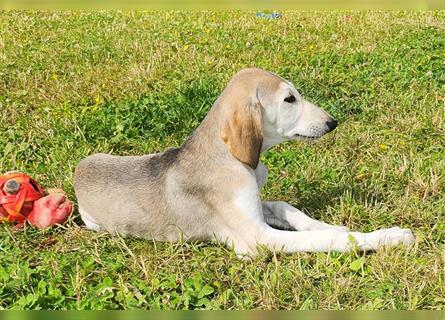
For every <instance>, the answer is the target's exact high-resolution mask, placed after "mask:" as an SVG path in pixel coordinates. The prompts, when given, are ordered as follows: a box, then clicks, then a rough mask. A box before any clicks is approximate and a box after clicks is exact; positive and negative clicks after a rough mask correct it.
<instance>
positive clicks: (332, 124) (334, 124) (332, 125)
mask: <svg viewBox="0 0 445 320" xmlns="http://www.w3.org/2000/svg"><path fill="white" fill-rule="evenodd" d="M337 124H338V122H337V120H335V119H331V120H329V121H327V122H326V125H327V126H328V128H329V131H332V130H334V129H335V128H337Z"/></svg>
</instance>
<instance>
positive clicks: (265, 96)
mask: <svg viewBox="0 0 445 320" xmlns="http://www.w3.org/2000/svg"><path fill="white" fill-rule="evenodd" d="M336 125H337V122H336V121H335V120H334V119H332V118H331V117H330V116H329V115H328V114H327V113H326V112H325V111H323V110H322V109H320V108H318V107H317V106H315V105H313V104H312V103H310V102H309V101H307V100H305V99H304V98H303V97H302V96H301V95H300V94H299V93H298V92H297V90H296V89H295V88H294V86H293V85H292V84H291V83H290V82H288V81H286V80H284V79H282V78H280V77H279V76H277V75H275V74H273V73H270V72H267V71H263V70H260V69H244V70H242V71H240V72H238V73H237V74H236V75H235V76H234V77H233V78H232V79H231V80H230V82H229V84H228V85H227V87H226V89H225V90H224V92H223V93H222V94H221V96H220V97H219V98H218V99H217V101H216V102H215V103H214V105H213V107H212V108H211V110H210V112H209V113H208V115H207V117H206V118H205V119H204V120H203V122H202V123H201V125H200V126H199V127H198V128H197V129H196V130H195V132H194V133H193V134H192V135H191V136H190V137H189V139H188V140H187V141H186V142H185V143H184V145H183V146H182V147H180V148H177V149H169V150H167V151H165V152H163V153H159V154H151V155H144V156H134V157H133V156H130V157H119V156H112V155H107V154H96V155H92V156H89V157H87V158H86V159H84V160H82V161H81V162H80V163H79V165H78V166H77V168H76V172H75V175H74V188H75V191H76V195H77V199H78V202H79V212H80V215H81V217H82V219H83V221H84V222H85V224H86V226H87V228H89V229H92V230H106V231H109V232H111V233H118V234H121V235H132V236H136V237H142V238H146V239H155V240H158V241H178V240H180V239H185V240H188V241H195V240H199V241H201V240H202V241H205V240H219V241H223V242H226V243H227V244H228V245H229V246H230V247H232V248H233V249H234V250H235V252H236V253H237V254H240V255H243V254H255V253H256V252H257V245H258V244H260V245H263V246H265V247H267V248H269V249H270V250H282V251H285V252H298V251H310V252H313V251H330V250H333V251H341V252H344V251H348V250H350V249H351V248H352V247H353V246H356V247H357V248H359V249H361V250H374V249H377V248H378V247H380V246H382V245H388V246H392V245H396V244H399V243H404V244H408V243H411V242H413V241H414V237H413V234H412V232H411V231H410V230H409V229H400V228H397V227H396V228H391V229H381V230H378V231H374V232H370V233H360V232H349V231H347V229H346V228H345V227H341V226H333V225H329V224H326V223H323V222H319V221H316V220H314V219H312V218H310V217H308V216H307V215H305V214H304V213H303V212H301V211H299V210H298V209H296V208H294V207H292V206H291V205H289V204H287V203H285V202H282V201H279V202H271V201H261V199H260V189H261V187H262V186H263V185H264V184H265V182H266V179H267V169H266V168H265V166H264V165H263V164H262V163H261V162H260V161H259V157H260V153H261V152H263V151H265V150H267V149H268V148H270V147H272V146H273V145H276V144H278V143H280V142H283V141H286V140H295V139H308V138H311V139H315V138H318V137H321V136H322V135H324V134H325V133H327V132H329V131H332V130H333V129H334V128H335V127H336ZM271 226H275V227H279V228H281V229H291V230H292V229H293V230H296V231H285V230H278V229H275V228H272V227H271ZM352 238H353V239H355V241H352V242H351V239H352ZM353 243H354V244H353Z"/></svg>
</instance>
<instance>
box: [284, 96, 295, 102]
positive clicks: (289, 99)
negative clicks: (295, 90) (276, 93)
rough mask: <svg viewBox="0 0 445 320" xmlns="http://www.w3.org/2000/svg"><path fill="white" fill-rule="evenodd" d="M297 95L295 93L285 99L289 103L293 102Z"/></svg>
mask: <svg viewBox="0 0 445 320" xmlns="http://www.w3.org/2000/svg"><path fill="white" fill-rule="evenodd" d="M295 100H296V99H295V97H294V96H293V95H290V96H289V97H287V98H286V99H284V101H286V102H288V103H293V102H295Z"/></svg>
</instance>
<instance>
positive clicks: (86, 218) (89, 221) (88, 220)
mask: <svg viewBox="0 0 445 320" xmlns="http://www.w3.org/2000/svg"><path fill="white" fill-rule="evenodd" d="M79 213H80V217H81V218H82V221H83V222H84V223H85V226H86V227H87V229H89V230H93V231H100V226H99V225H98V224H97V223H96V222H95V221H94V219H93V218H92V217H91V216H90V215H89V214H88V213H87V212H86V211H85V210H84V209H83V208H82V207H79Z"/></svg>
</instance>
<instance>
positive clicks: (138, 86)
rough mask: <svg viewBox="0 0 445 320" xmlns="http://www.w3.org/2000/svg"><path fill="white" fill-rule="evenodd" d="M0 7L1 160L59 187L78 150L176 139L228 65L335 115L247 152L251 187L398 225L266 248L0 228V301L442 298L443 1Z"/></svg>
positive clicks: (335, 214) (49, 304) (172, 303)
mask: <svg viewBox="0 0 445 320" xmlns="http://www.w3.org/2000/svg"><path fill="white" fill-rule="evenodd" d="M282 13H283V16H282V18H281V19H277V20H266V19H259V18H257V17H256V16H255V12H224V11H221V12H217V13H212V12H144V13H142V12H136V13H134V12H128V13H118V12H114V13H107V12H102V13H97V12H96V13H95V12H91V13H82V12H78V13H33V12H24V13H17V12H2V13H1V15H0V110H1V112H0V172H5V171H8V170H12V169H18V170H21V171H24V172H27V173H28V174H30V175H32V176H33V177H35V178H36V179H37V180H38V181H39V182H41V184H42V185H43V186H44V187H59V188H60V187H61V188H63V189H65V190H66V191H67V192H68V194H69V196H70V197H71V199H75V197H74V191H73V187H72V175H73V171H74V167H75V166H76V164H77V163H78V162H79V160H80V159H82V158H84V157H86V156H87V155H89V154H92V153H94V152H109V153H113V154H119V155H129V154H132V155H135V154H144V153H152V152H159V151H162V150H164V149H165V148H167V147H173V146H179V145H180V144H181V143H182V142H183V141H184V140H185V139H186V137H187V136H188V135H189V134H190V133H191V132H192V131H193V129H194V128H196V127H197V125H198V124H199V123H200V121H201V120H202V119H203V117H204V116H205V114H206V113H207V111H208V110H209V109H210V107H211V105H212V103H213V101H214V100H215V99H216V98H217V97H218V95H219V93H220V92H221V90H222V89H223V88H224V86H225V84H226V83H227V81H228V80H229V79H230V77H231V76H232V75H233V74H234V73H235V72H237V71H238V70H240V69H241V68H243V67H248V66H256V67H260V68H264V69H267V70H271V71H274V72H276V73H278V74H280V75H282V76H283V77H285V78H287V79H289V80H291V81H292V82H293V83H294V84H295V86H296V88H298V90H299V91H300V92H301V93H302V94H303V95H304V96H305V97H306V98H307V99H309V100H311V101H313V102H315V103H316V104H318V105H319V106H321V107H323V108H324V109H326V110H327V111H328V112H330V113H331V114H332V115H333V116H335V117H336V118H337V119H338V120H339V121H340V125H339V127H338V128H337V129H336V130H335V131H334V132H333V133H332V134H329V135H327V136H325V137H324V138H322V139H321V140H319V141H317V142H314V143H310V144H309V143H299V142H292V143H291V142H288V143H284V144H282V145H279V146H276V147H275V148H273V149H272V150H270V151H269V152H267V154H265V155H263V157H262V160H263V161H264V163H265V164H266V165H267V166H268V168H269V171H270V174H269V181H268V183H267V185H266V186H265V188H264V190H263V192H262V195H263V197H264V198H266V199H270V200H285V201H287V202H289V203H291V204H292V205H294V206H296V207H298V208H300V209H302V210H303V211H305V212H307V213H309V215H311V216H313V217H316V218H317V219H321V220H323V221H326V222H329V223H334V224H345V225H347V226H348V227H349V228H350V229H354V230H360V231H371V230H374V229H378V228H385V227H391V226H400V227H404V228H411V229H412V230H413V231H414V233H415V236H416V243H415V245H413V246H410V247H408V248H404V247H397V248H392V249H381V250H379V251H377V252H375V253H368V254H363V253H350V254H338V253H330V254H324V253H319V254H276V255H273V254H270V253H268V252H263V253H262V254H261V255H260V256H259V257H258V258H257V259H256V260H254V261H250V262H249V261H242V260H239V259H237V258H236V256H235V254H234V253H233V252H231V251H230V250H228V249H226V248H225V247H224V246H223V245H217V244H208V243H194V244H190V243H188V244H187V243H185V244H180V243H174V244H166V243H153V242H151V241H144V240H139V239H129V238H125V239H122V238H118V237H110V236H109V235H108V234H103V233H102V234H100V233H94V232H91V231H87V230H85V228H84V227H83V224H82V222H81V220H80V219H79V217H78V213H77V210H75V212H74V215H73V217H72V218H71V219H70V221H69V222H68V223H67V224H66V225H65V226H64V227H58V228H54V229H52V230H44V231H39V230H35V229H33V228H31V227H27V228H26V229H25V230H17V229H15V228H14V227H10V226H8V225H1V226H0V307H1V308H14V309H23V308H26V309H29V308H31V309H122V308H125V309H131V308H150V309H196V308H199V309H200V308H206V309H251V308H254V309H275V308H280V309H318V308H320V309H321V308H322V309H413V308H426V309H444V306H445V251H444V243H445V214H444V212H445V194H444V191H445V188H444V187H445V150H444V146H445V36H444V34H445V12H444V11H436V12H410V13H409V12H378V13H377V12H375V13H373V12H352V13H351V12H348V13H342V12H303V13H297V12H282Z"/></svg>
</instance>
